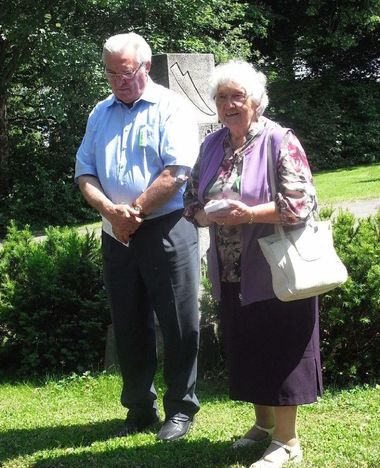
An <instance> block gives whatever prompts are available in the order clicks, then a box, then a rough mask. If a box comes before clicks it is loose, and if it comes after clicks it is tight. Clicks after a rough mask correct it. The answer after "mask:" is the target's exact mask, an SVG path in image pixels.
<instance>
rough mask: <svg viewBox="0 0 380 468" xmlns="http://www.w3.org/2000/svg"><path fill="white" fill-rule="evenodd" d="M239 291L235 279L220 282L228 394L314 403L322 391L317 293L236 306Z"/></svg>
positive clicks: (271, 402) (275, 402)
mask: <svg viewBox="0 0 380 468" xmlns="http://www.w3.org/2000/svg"><path fill="white" fill-rule="evenodd" d="M239 291H240V285H239V283H222V296H221V304H220V305H221V317H220V319H221V327H222V333H223V338H224V344H225V351H226V356H227V364H228V373H229V383H230V397H231V398H232V399H233V400H240V401H247V402H251V403H254V404H258V405H268V406H291V405H301V404H305V403H313V402H315V401H316V400H317V396H319V395H321V394H322V391H323V388H322V373H321V361H320V351H319V320H318V319H319V315H318V300H317V298H310V299H302V300H299V301H292V302H281V301H280V300H278V299H277V298H274V299H269V300H266V301H261V302H253V303H252V304H248V305H246V306H241V305H240V300H239Z"/></svg>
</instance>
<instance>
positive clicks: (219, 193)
mask: <svg viewBox="0 0 380 468" xmlns="http://www.w3.org/2000/svg"><path fill="white" fill-rule="evenodd" d="M265 124H266V119H265V117H260V119H259V121H258V122H255V123H254V124H252V125H251V127H250V129H249V132H248V135H247V141H246V143H245V144H244V146H243V147H241V148H239V149H238V150H236V151H234V149H233V147H232V144H231V140H230V137H229V134H228V135H227V137H226V139H225V141H224V159H223V161H222V164H221V166H220V168H219V171H218V173H217V174H216V176H215V178H214V179H213V180H212V181H211V182H210V184H209V186H208V187H207V189H206V193H205V203H207V202H208V201H209V200H212V199H221V198H229V199H240V178H241V173H242V167H243V159H244V154H245V153H246V151H247V149H248V148H251V147H252V146H253V145H255V143H256V141H257V137H258V136H259V135H260V134H261V133H262V131H263V129H264V127H265ZM202 155H203V154H202V147H201V151H200V156H199V157H198V161H197V162H196V164H195V166H194V168H193V171H192V173H191V178H190V180H189V182H188V186H187V189H186V192H185V212H184V216H185V217H186V218H187V219H188V220H189V221H192V222H195V220H194V215H195V213H196V212H197V211H199V210H201V209H202V208H203V206H204V204H202V203H201V202H200V201H199V200H198V182H199V159H200V158H201V157H202ZM277 174H278V181H279V188H280V191H279V192H278V193H277V194H276V196H275V203H276V205H277V207H278V210H279V213H280V219H281V223H282V224H288V225H289V224H298V223H302V222H303V221H305V220H306V219H307V218H308V217H309V216H310V215H311V214H312V212H313V210H315V209H316V203H317V200H316V192H315V188H314V185H313V181H312V175H311V172H310V168H309V164H308V161H307V158H306V154H305V152H304V150H303V148H302V146H301V144H300V142H299V141H298V139H297V137H296V136H295V135H294V134H293V133H292V132H288V133H287V134H286V135H285V137H284V139H283V141H282V143H281V149H280V155H279V158H278V164H277ZM216 245H217V247H218V254H219V260H220V265H221V281H227V282H238V281H240V253H241V225H233V226H228V225H217V226H216Z"/></svg>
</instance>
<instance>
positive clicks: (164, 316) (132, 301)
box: [102, 210, 199, 418]
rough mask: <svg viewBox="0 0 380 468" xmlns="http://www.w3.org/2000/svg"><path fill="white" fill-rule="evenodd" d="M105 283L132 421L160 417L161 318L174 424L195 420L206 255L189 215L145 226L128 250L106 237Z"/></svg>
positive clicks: (178, 214) (167, 410) (167, 413)
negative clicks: (202, 257)
mask: <svg viewBox="0 0 380 468" xmlns="http://www.w3.org/2000/svg"><path fill="white" fill-rule="evenodd" d="M102 252H103V264H104V278H105V284H106V289H107V292H108V295H109V298H110V302H111V311H112V323H113V327H114V334H115V341H116V348H117V353H118V359H119V364H120V370H121V374H122V378H123V390H122V394H121V403H122V404H123V405H124V406H125V407H127V408H128V409H129V416H133V417H137V418H139V417H143V416H146V415H150V414H152V412H153V413H156V412H157V402H156V391H155V389H154V385H153V378H154V374H155V372H156V369H157V356H156V338H155V326H154V315H153V311H154V312H155V313H156V315H157V318H158V321H159V324H160V327H161V331H162V335H163V341H164V380H165V383H166V385H167V391H166V393H165V395H164V401H163V403H164V410H165V416H166V418H169V417H171V416H173V415H174V414H176V413H183V414H186V415H188V416H193V415H194V414H195V413H196V412H197V411H198V410H199V402H198V399H197V397H196V395H195V383H196V374H197V352H198V344H199V311H198V286H199V250H198V233H197V229H196V227H195V226H193V225H192V224H191V223H189V222H188V221H186V220H185V219H184V218H182V210H180V211H175V212H173V213H170V214H168V215H164V216H161V217H159V218H155V219H152V220H145V221H143V223H142V225H141V226H140V227H139V229H138V230H137V231H136V232H135V233H134V234H133V236H132V238H131V240H130V242H129V246H128V247H126V246H124V245H123V244H121V243H120V242H118V241H117V240H115V239H114V238H113V237H111V236H109V235H108V234H106V233H104V232H103V236H102Z"/></svg>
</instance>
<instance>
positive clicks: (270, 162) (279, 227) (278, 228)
mask: <svg viewBox="0 0 380 468" xmlns="http://www.w3.org/2000/svg"><path fill="white" fill-rule="evenodd" d="M272 135H273V130H272V131H271V132H270V133H269V136H268V141H267V145H268V147H267V159H268V177H269V184H270V189H271V192H272V198H273V200H274V197H275V193H276V192H277V184H276V182H277V177H276V173H275V171H274V163H273V157H274V156H273V151H272V141H273V138H272ZM275 156H277V155H275ZM276 161H277V158H276ZM274 231H275V233H277V234H278V235H279V236H280V237H281V239H285V238H286V236H285V231H284V228H283V227H282V224H281V223H279V224H274Z"/></svg>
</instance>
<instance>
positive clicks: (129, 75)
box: [104, 62, 145, 81]
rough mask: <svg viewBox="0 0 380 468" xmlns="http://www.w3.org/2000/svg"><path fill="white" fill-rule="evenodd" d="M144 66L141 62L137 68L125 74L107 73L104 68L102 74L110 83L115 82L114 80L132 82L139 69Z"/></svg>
mask: <svg viewBox="0 0 380 468" xmlns="http://www.w3.org/2000/svg"><path fill="white" fill-rule="evenodd" d="M144 65H145V63H144V62H141V63H140V65H139V66H138V67H137V68H135V69H134V70H130V71H127V72H125V73H112V72H109V71H107V69H106V68H104V73H105V75H106V77H107V79H109V80H110V81H116V80H121V79H126V80H132V79H133V78H134V77H135V76H136V74H137V73H138V71H139V70H140V68H141V67H142V66H144Z"/></svg>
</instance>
